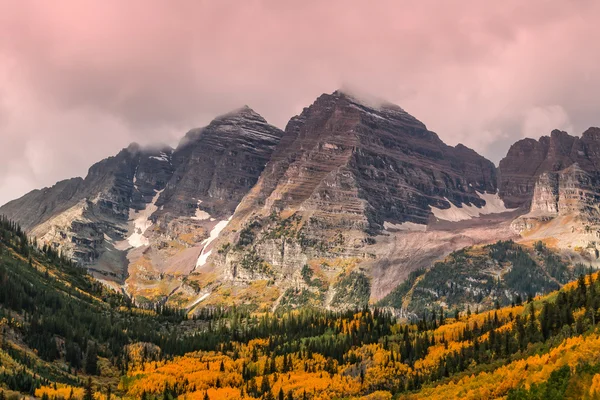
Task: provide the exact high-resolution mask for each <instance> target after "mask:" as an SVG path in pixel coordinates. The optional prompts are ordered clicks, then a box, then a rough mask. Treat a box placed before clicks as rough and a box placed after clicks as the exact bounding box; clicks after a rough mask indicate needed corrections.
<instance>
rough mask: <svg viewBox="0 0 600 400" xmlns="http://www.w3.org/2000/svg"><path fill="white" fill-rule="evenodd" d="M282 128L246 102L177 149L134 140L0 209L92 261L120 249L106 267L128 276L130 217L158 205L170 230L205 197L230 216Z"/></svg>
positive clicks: (207, 205) (207, 204) (212, 210)
mask: <svg viewBox="0 0 600 400" xmlns="http://www.w3.org/2000/svg"><path fill="white" fill-rule="evenodd" d="M282 134H283V132H282V131H281V130H279V129H277V128H275V127H273V126H271V125H268V124H267V123H266V121H265V120H264V119H263V118H262V117H261V116H260V115H258V114H257V113H255V112H254V111H252V110H251V109H250V108H248V107H244V108H242V109H240V110H237V111H235V112H232V113H230V114H227V115H224V116H221V117H219V118H217V119H215V120H214V121H213V122H212V123H211V124H210V125H208V126H207V127H206V128H201V129H197V130H193V131H190V132H189V133H188V134H187V136H186V138H185V139H184V140H182V143H181V144H180V145H179V147H178V148H177V149H175V150H173V149H171V148H169V147H162V148H155V149H143V148H141V147H140V146H139V145H137V144H132V145H130V146H129V147H128V148H126V149H123V150H122V151H120V152H119V153H118V154H117V155H116V156H114V157H109V158H107V159H105V160H102V161H100V162H98V163H96V164H94V165H93V166H92V167H91V168H90V169H89V172H88V175H87V176H86V178H85V179H81V178H74V179H71V180H67V181H62V182H59V183H57V184H56V185H55V186H53V187H52V188H46V189H42V190H36V191H33V192H31V193H29V194H27V195H25V196H23V197H22V198H20V199H17V200H14V201H12V202H10V203H8V204H7V205H5V206H3V207H1V208H0V214H4V215H6V216H7V217H9V218H11V219H13V220H15V221H17V222H19V223H21V224H22V225H23V227H24V228H25V229H26V230H28V231H30V232H31V233H32V234H35V235H36V236H37V237H38V238H40V239H42V240H44V241H47V242H49V243H51V244H53V245H54V246H56V247H61V248H63V251H65V252H66V254H70V255H71V256H72V257H73V258H74V259H75V260H77V261H79V262H80V263H82V264H84V265H88V266H90V267H91V268H94V269H95V268H97V265H96V264H97V262H99V260H100V259H102V263H103V264H106V263H107V262H106V261H105V260H104V258H102V256H103V254H105V253H106V249H107V248H109V247H110V251H111V252H113V253H119V252H121V253H123V254H121V255H118V256H114V257H112V256H111V257H109V258H110V261H108V264H110V265H109V268H108V269H109V270H110V271H111V272H115V270H118V269H119V268H120V269H121V271H120V273H122V275H123V276H124V275H125V274H126V269H127V265H126V264H127V259H126V257H125V254H126V253H127V246H128V244H123V245H117V242H122V241H124V240H125V239H127V235H128V233H130V232H131V227H129V225H130V224H131V219H132V218H136V217H137V216H139V215H140V214H139V213H140V212H144V210H147V209H148V207H150V206H152V207H153V208H152V210H154V211H152V212H150V213H149V216H148V218H149V220H151V221H152V222H157V221H158V220H159V219H161V218H162V221H164V222H166V223H165V224H164V225H165V229H164V231H163V233H164V234H165V235H167V236H169V235H170V234H171V233H170V232H168V228H167V227H166V226H167V225H168V222H169V221H171V220H173V219H178V218H188V219H189V217H192V216H194V214H195V213H196V211H197V209H198V207H199V204H201V207H202V209H203V210H205V211H207V212H208V213H209V214H210V216H211V217H214V218H219V217H221V216H231V214H233V211H234V210H235V207H236V206H237V205H238V204H239V202H240V201H241V199H242V197H243V196H244V195H245V194H246V193H247V192H248V191H249V190H250V188H252V186H254V184H255V183H256V181H257V180H258V177H259V175H260V174H261V172H262V170H263V168H264V166H265V164H266V163H267V161H268V160H269V158H270V156H271V152H272V151H273V150H274V148H275V146H276V144H277V143H278V142H279V139H280V138H281V136H282ZM151 203H152V204H151ZM189 222H190V221H188V223H189ZM196 224H199V222H196ZM136 229H138V228H136ZM176 235H177V234H176V233H175V234H173V235H170V236H176ZM113 243H115V246H116V247H119V248H118V249H115V248H114V247H115V246H113ZM191 244H193V243H186V245H191ZM123 246H125V247H123ZM105 258H106V257H105ZM115 259H116V260H117V261H115ZM115 263H124V264H125V265H120V267H119V268H117V267H118V266H115V265H114V264H115Z"/></svg>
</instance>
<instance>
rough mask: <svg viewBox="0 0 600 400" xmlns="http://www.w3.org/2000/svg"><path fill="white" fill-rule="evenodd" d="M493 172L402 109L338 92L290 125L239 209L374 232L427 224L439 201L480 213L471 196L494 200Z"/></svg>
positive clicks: (445, 205)
mask: <svg viewBox="0 0 600 400" xmlns="http://www.w3.org/2000/svg"><path fill="white" fill-rule="evenodd" d="M495 173H496V172H495V167H494V165H493V163H492V162H490V161H488V160H486V159H485V158H483V157H481V156H479V155H478V154H477V153H475V152H474V151H473V150H471V149H468V148H467V147H465V146H463V145H458V146H456V147H451V146H448V145H446V144H444V143H443V142H442V141H441V140H440V139H439V137H438V136H437V135H436V134H435V133H433V132H431V131H428V130H427V128H426V127H425V125H424V124H422V123H421V122H420V121H418V120H417V119H415V118H414V117H412V116H411V115H409V114H407V113H406V112H405V111H404V110H402V109H401V108H400V107H398V106H395V105H392V104H383V105H380V106H372V105H368V104H365V103H363V102H361V101H359V100H356V99H355V98H353V97H352V96H350V95H347V94H344V93H342V92H335V93H333V94H331V95H322V96H321V97H319V98H318V99H317V100H316V101H315V103H314V104H313V105H312V106H310V107H308V108H305V109H304V111H303V112H302V114H300V115H299V116H297V117H294V118H292V120H291V121H290V122H289V124H288V126H287V127H286V134H285V136H284V137H283V139H282V141H281V143H280V144H279V146H278V148H277V150H276V151H275V153H274V154H273V158H272V160H271V162H270V163H269V164H268V165H267V167H266V169H265V172H264V173H263V175H262V177H261V180H260V182H259V184H258V185H257V187H256V188H255V190H253V192H252V193H251V195H250V196H248V198H247V199H246V200H245V202H244V204H243V205H242V206H243V208H245V209H248V210H249V209H255V208H257V207H258V208H260V207H262V206H263V205H264V207H266V208H268V210H267V213H270V212H272V211H276V212H279V211H282V210H284V209H285V210H297V209H299V208H302V209H303V210H310V211H311V213H313V214H318V216H319V217H323V218H321V219H322V220H323V221H327V220H329V221H330V222H331V224H329V225H331V227H332V228H333V227H335V226H337V227H339V228H348V226H354V227H355V228H357V229H364V230H367V231H369V232H373V233H374V232H377V231H380V230H381V229H383V223H384V221H388V222H391V223H402V222H407V221H408V222H415V223H421V224H426V223H427V221H428V219H429V216H430V208H429V206H431V205H433V206H436V207H439V208H448V207H449V206H450V204H449V203H448V202H447V201H446V200H444V198H446V199H448V200H449V201H451V202H452V203H454V204H455V205H460V204H463V203H467V204H474V205H476V206H483V205H484V204H485V201H484V200H482V199H481V198H480V197H479V196H477V194H476V192H475V190H478V191H480V192H490V193H495V192H496V175H495ZM313 217H315V215H313ZM317 219H318V218H317ZM323 221H322V223H323ZM322 227H323V226H322Z"/></svg>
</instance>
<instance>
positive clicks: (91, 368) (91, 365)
mask: <svg viewBox="0 0 600 400" xmlns="http://www.w3.org/2000/svg"><path fill="white" fill-rule="evenodd" d="M85 373H86V374H88V375H97V374H98V352H97V350H96V346H95V345H93V344H91V345H89V346H88V351H87V353H86V355H85Z"/></svg>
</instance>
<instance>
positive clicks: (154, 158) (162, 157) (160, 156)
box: [150, 151, 171, 162]
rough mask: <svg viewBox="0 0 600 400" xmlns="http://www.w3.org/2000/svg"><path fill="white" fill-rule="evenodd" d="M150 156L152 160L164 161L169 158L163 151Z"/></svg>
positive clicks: (167, 160)
mask: <svg viewBox="0 0 600 400" xmlns="http://www.w3.org/2000/svg"><path fill="white" fill-rule="evenodd" d="M150 158H152V159H153V160H158V161H164V162H170V161H171V159H170V158H169V155H168V154H167V153H165V152H162V151H161V153H160V155H158V156H150Z"/></svg>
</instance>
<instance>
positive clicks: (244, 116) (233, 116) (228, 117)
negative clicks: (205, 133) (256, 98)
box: [211, 105, 267, 124]
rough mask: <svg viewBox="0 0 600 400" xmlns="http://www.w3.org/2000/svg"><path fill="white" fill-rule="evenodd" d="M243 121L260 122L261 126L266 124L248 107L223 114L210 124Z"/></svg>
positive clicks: (264, 120) (260, 116) (265, 121)
mask: <svg viewBox="0 0 600 400" xmlns="http://www.w3.org/2000/svg"><path fill="white" fill-rule="evenodd" d="M243 120H251V121H255V122H261V123H263V124H266V123H267V120H266V119H264V118H263V116H262V115H260V114H259V113H257V112H256V111H254V110H253V109H252V108H250V107H249V106H248V105H244V106H242V107H240V108H236V109H234V110H231V111H229V112H227V113H225V114H222V115H219V116H218V117H216V118H215V119H214V120H213V121H212V122H211V124H212V123H214V122H221V121H227V122H236V121H243Z"/></svg>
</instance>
